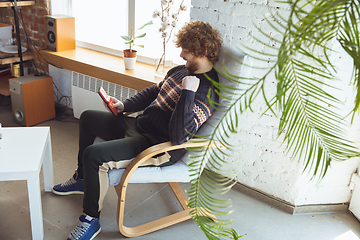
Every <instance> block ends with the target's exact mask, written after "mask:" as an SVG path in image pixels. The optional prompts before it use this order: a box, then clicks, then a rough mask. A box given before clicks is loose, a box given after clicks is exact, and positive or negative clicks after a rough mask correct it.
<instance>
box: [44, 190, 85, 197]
mask: <svg viewBox="0 0 360 240" xmlns="http://www.w3.org/2000/svg"><path fill="white" fill-rule="evenodd" d="M51 191H52V192H53V193H55V194H57V195H61V196H66V195H71V194H84V192H82V191H71V192H58V191H56V190H54V189H51Z"/></svg>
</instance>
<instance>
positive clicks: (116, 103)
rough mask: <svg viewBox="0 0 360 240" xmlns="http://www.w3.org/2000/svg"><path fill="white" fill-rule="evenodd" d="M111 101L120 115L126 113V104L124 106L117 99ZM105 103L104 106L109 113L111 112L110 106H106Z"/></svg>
mask: <svg viewBox="0 0 360 240" xmlns="http://www.w3.org/2000/svg"><path fill="white" fill-rule="evenodd" d="M110 100H111V102H112V103H113V107H114V108H117V112H118V113H120V112H122V111H124V104H123V103H122V102H121V101H119V100H117V99H116V98H114V97H110ZM103 103H104V106H105V107H106V109H107V110H108V111H110V109H109V108H108V106H107V105H106V103H105V102H103ZM110 112H111V111H110Z"/></svg>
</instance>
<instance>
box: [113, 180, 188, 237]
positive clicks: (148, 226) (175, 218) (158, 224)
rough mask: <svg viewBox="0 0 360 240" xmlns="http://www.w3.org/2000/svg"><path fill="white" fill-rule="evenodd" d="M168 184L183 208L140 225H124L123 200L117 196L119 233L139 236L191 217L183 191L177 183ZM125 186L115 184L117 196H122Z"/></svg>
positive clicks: (127, 235)
mask: <svg viewBox="0 0 360 240" xmlns="http://www.w3.org/2000/svg"><path fill="white" fill-rule="evenodd" d="M169 185H170V187H171V189H172V190H173V192H174V194H175V196H176V197H177V199H178V200H179V203H180V204H181V206H182V208H183V209H184V210H182V211H180V212H177V213H174V214H171V215H169V216H166V217H163V218H160V219H157V220H155V221H152V222H148V223H145V224H142V225H140V226H136V227H126V226H124V224H123V223H124V207H125V200H124V199H121V197H119V199H118V211H117V214H118V217H117V220H118V227H119V230H120V233H121V234H122V235H124V236H126V237H137V236H141V235H144V234H147V233H151V232H154V231H157V230H160V229H162V228H165V227H168V226H171V225H174V224H176V223H180V222H183V221H186V220H188V219H190V218H191V216H190V210H191V209H190V208H188V207H187V206H186V201H187V198H186V196H185V194H184V192H183V191H182V189H181V188H180V186H179V184H178V183H169ZM126 188H127V187H124V186H122V187H121V186H119V185H117V186H115V189H116V192H117V194H118V196H124V193H123V194H122V191H126Z"/></svg>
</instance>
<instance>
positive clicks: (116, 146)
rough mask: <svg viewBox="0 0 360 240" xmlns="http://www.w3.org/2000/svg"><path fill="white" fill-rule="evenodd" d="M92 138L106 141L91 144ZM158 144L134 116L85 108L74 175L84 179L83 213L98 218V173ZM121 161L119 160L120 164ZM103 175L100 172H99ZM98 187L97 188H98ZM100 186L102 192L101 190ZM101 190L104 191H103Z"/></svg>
mask: <svg viewBox="0 0 360 240" xmlns="http://www.w3.org/2000/svg"><path fill="white" fill-rule="evenodd" d="M96 137H100V138H102V139H104V140H106V142H102V143H98V144H94V145H93V142H94V140H95V138H96ZM158 143H160V142H159V141H158V140H157V139H155V138H153V137H152V136H150V135H149V134H148V133H146V132H145V131H144V130H143V129H142V128H141V127H140V126H139V125H138V122H137V119H136V118H133V117H128V116H124V115H123V114H121V113H120V114H118V115H117V116H113V115H112V113H109V112H101V111H92V110H91V111H86V112H84V113H83V114H82V115H81V117H80V136H79V154H78V174H79V178H83V179H84V203H83V208H84V213H86V214H88V215H90V216H92V217H99V215H100V211H101V209H102V200H103V196H101V195H104V194H105V193H106V191H107V187H108V179H107V178H106V179H105V180H107V186H106V187H103V185H104V182H105V180H104V178H103V183H100V181H101V180H100V179H101V177H100V175H99V172H100V171H103V172H106V177H107V171H108V170H109V169H111V168H118V167H117V165H116V164H118V163H120V161H124V160H130V159H132V158H134V157H135V156H136V155H138V154H139V153H140V152H142V151H143V150H145V149H146V148H148V147H150V146H152V145H155V144H158ZM120 164H121V163H120ZM102 174H103V173H102ZM100 186H101V187H100ZM100 188H102V190H103V191H102V192H101V189H100ZM104 189H105V190H104Z"/></svg>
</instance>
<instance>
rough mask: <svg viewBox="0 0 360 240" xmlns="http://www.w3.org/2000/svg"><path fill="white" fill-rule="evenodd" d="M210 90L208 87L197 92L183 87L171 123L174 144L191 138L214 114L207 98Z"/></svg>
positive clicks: (170, 133)
mask: <svg viewBox="0 0 360 240" xmlns="http://www.w3.org/2000/svg"><path fill="white" fill-rule="evenodd" d="M208 90H209V88H208V87H206V88H202V89H199V90H198V91H197V92H196V93H195V92H193V91H191V90H186V89H182V91H181V95H180V99H179V101H178V102H177V104H176V107H175V109H174V112H173V113H172V116H171V119H170V124H169V136H170V141H171V142H172V143H173V144H182V143H184V142H186V141H188V140H189V139H191V138H192V137H193V136H192V134H195V133H196V132H197V130H198V129H199V128H200V126H201V125H202V124H203V123H204V122H205V121H206V120H207V119H208V118H209V117H210V116H211V115H212V112H213V108H212V107H211V106H210V104H209V102H208V99H207V92H208ZM211 92H212V91H211ZM211 95H212V96H211V97H214V96H213V94H211Z"/></svg>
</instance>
